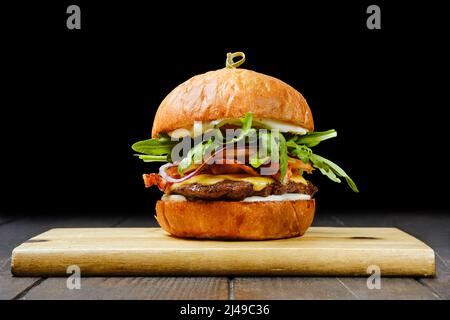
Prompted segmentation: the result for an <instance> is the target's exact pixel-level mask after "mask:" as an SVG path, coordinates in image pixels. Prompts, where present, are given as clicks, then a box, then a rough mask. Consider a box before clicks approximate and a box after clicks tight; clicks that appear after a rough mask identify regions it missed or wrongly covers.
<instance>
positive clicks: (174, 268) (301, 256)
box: [13, 228, 434, 276]
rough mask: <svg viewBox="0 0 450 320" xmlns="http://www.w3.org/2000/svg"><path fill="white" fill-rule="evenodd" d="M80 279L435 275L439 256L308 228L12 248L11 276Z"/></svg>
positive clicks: (120, 234) (358, 231) (375, 236)
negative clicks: (376, 271)
mask: <svg viewBox="0 0 450 320" xmlns="http://www.w3.org/2000/svg"><path fill="white" fill-rule="evenodd" d="M72 264H76V265H78V266H80V268H81V270H82V273H83V275H85V276H86V275H91V276H105V275H366V269H367V267H368V266H369V265H372V264H376V265H378V266H380V268H381V269H382V270H383V274H384V275H421V276H430V275H432V274H434V253H433V251H432V250H431V249H430V248H429V247H427V246H426V245H425V244H423V243H422V242H420V241H418V240H417V239H415V238H413V237H411V236H409V235H408V234H406V233H404V232H402V231H400V230H398V229H394V228H310V229H309V230H308V232H307V233H306V234H305V236H303V237H301V238H291V239H284V240H276V241H246V242H245V241H240V242H239V241H234V242H226V241H198V240H186V239H177V238H173V237H170V236H168V235H167V234H166V233H164V232H163V231H162V230H161V229H159V228H86V229H53V230H50V231H48V232H46V233H43V234H41V235H39V236H37V237H34V238H33V239H31V241H27V242H25V243H23V244H22V245H20V246H19V247H17V248H16V249H14V253H13V272H14V274H16V275H28V276H35V275H40V276H55V275H62V276H65V274H66V268H67V266H69V265H72Z"/></svg>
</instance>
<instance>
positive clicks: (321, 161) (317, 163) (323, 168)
mask: <svg viewBox="0 0 450 320" xmlns="http://www.w3.org/2000/svg"><path fill="white" fill-rule="evenodd" d="M310 159H311V162H312V163H313V166H314V167H315V168H318V169H319V170H320V172H322V174H324V175H326V176H327V177H328V178H330V179H331V180H333V181H334V182H338V183H340V182H341V180H340V179H339V178H338V177H342V178H344V179H345V180H346V181H347V184H348V185H349V187H350V188H351V189H352V190H353V191H354V192H359V190H358V187H357V186H356V184H355V182H354V181H353V180H352V179H351V178H350V177H349V176H348V174H347V173H346V172H345V171H344V170H343V169H342V168H341V167H339V166H338V165H337V164H335V163H334V162H332V161H331V160H328V159H325V158H324V157H321V156H319V155H317V154H312V155H311V157H310Z"/></svg>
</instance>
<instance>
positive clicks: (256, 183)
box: [171, 174, 275, 191]
mask: <svg viewBox="0 0 450 320" xmlns="http://www.w3.org/2000/svg"><path fill="white" fill-rule="evenodd" d="M224 180H231V181H245V182H249V183H251V184H252V185H253V190H255V191H261V190H262V189H264V188H265V187H267V186H268V185H269V184H271V183H273V182H274V181H275V180H273V179H272V178H270V177H262V176H258V177H253V176H248V175H245V174H219V175H212V174H199V175H196V176H194V177H192V178H190V179H188V180H185V181H183V182H178V183H174V184H173V185H172V186H171V190H174V189H176V188H178V187H180V186H182V185H186V184H190V183H198V184H201V185H205V186H209V185H212V184H216V183H218V182H221V181H224Z"/></svg>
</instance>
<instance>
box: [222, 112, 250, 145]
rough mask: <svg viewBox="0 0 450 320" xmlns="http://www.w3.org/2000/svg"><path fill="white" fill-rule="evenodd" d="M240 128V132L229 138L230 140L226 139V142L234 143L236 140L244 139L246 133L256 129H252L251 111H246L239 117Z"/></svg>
mask: <svg viewBox="0 0 450 320" xmlns="http://www.w3.org/2000/svg"><path fill="white" fill-rule="evenodd" d="M240 120H241V123H242V128H241V132H240V134H239V135H238V136H237V137H235V138H233V139H231V140H230V141H227V144H231V143H235V142H238V141H241V140H242V139H244V138H245V137H246V136H247V135H250V132H253V133H255V132H256V130H255V129H252V121H253V113H251V112H247V114H246V115H245V117H244V118H241V119H240Z"/></svg>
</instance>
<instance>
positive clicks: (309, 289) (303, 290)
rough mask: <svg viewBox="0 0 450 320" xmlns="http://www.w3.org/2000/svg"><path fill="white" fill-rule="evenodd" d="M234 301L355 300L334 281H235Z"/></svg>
mask: <svg viewBox="0 0 450 320" xmlns="http://www.w3.org/2000/svg"><path fill="white" fill-rule="evenodd" d="M233 291H234V292H233V296H234V298H235V299H237V300H277V299H287V300H330V299H333V300H335V299H336V300H349V299H355V298H356V296H354V295H353V294H352V293H351V292H350V291H349V290H347V289H346V288H345V287H344V286H343V285H342V284H341V283H339V281H338V280H337V279H336V278H326V277H325V278H314V277H311V278H309V277H305V278H300V277H273V278H261V277H258V278H255V277H252V278H235V279H233Z"/></svg>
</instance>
